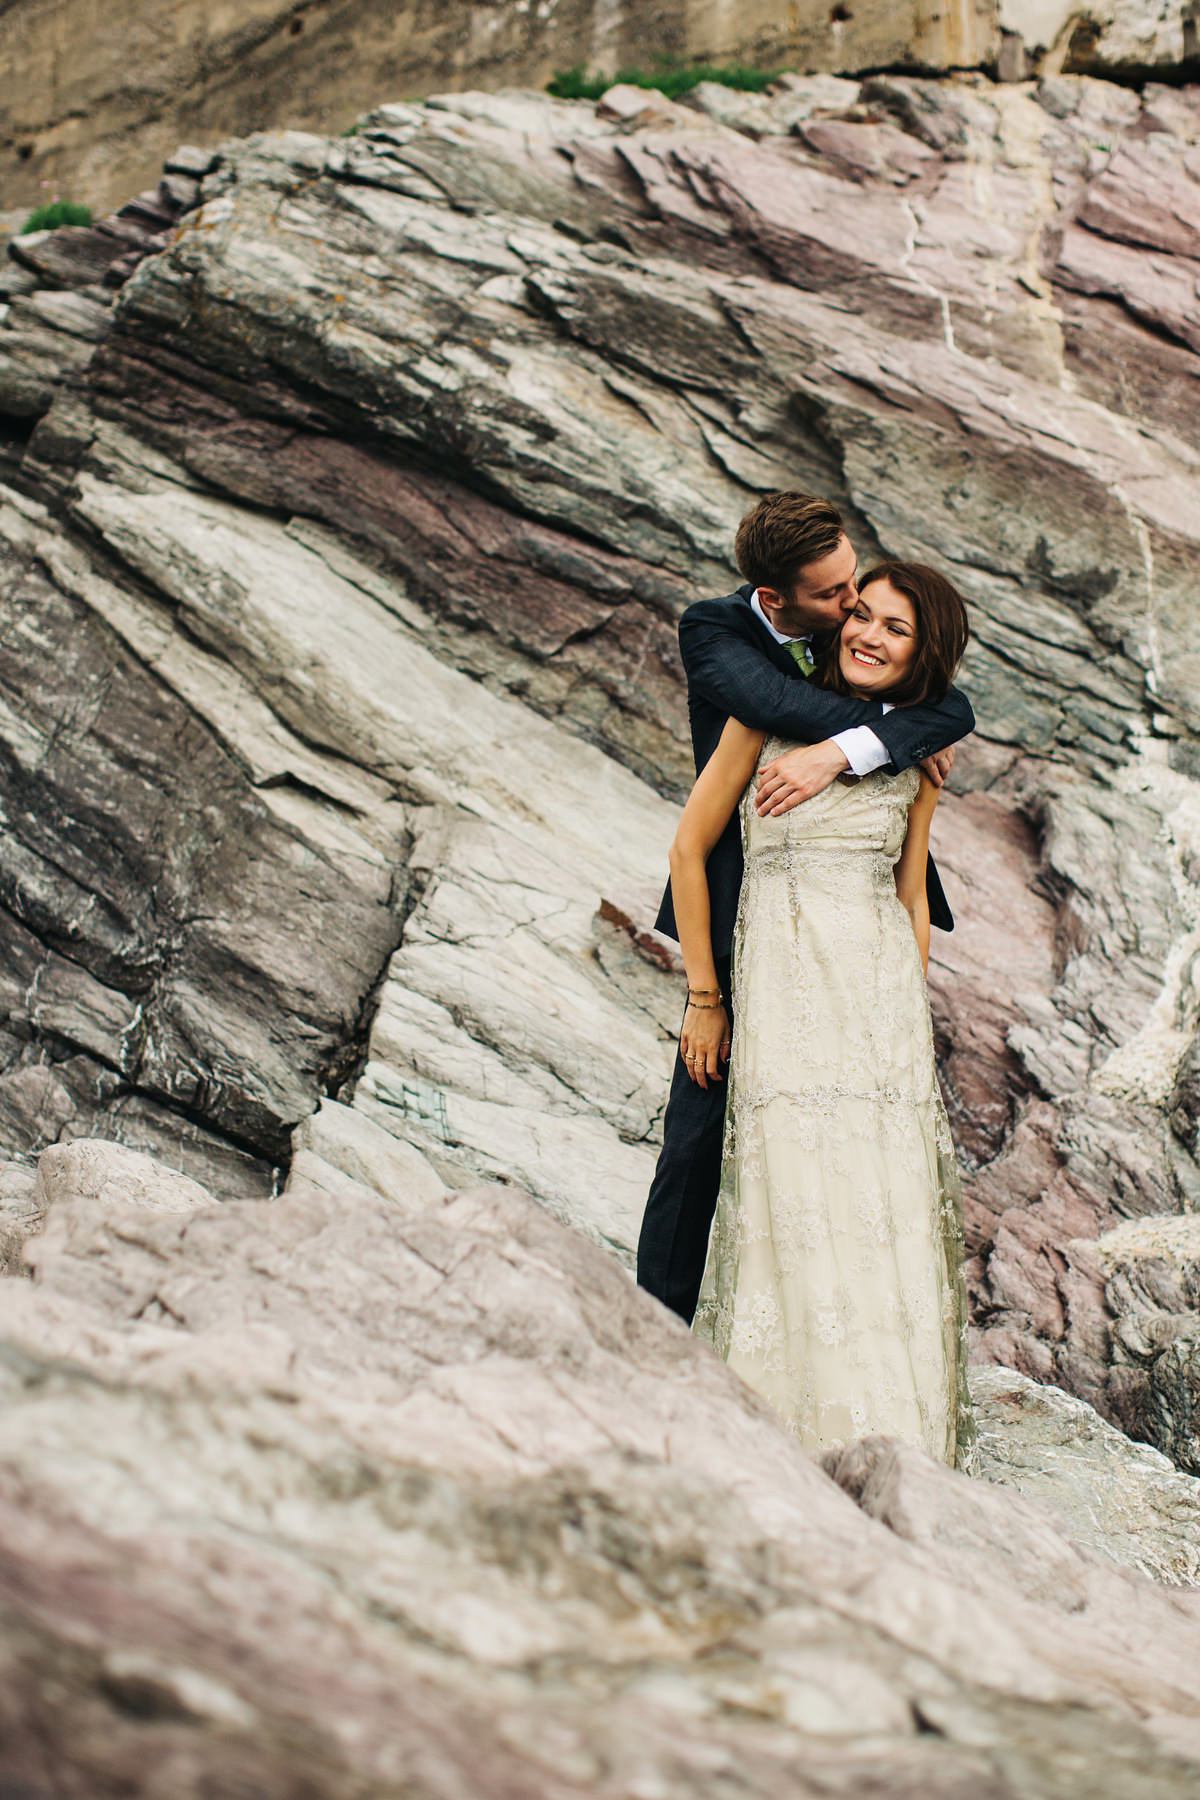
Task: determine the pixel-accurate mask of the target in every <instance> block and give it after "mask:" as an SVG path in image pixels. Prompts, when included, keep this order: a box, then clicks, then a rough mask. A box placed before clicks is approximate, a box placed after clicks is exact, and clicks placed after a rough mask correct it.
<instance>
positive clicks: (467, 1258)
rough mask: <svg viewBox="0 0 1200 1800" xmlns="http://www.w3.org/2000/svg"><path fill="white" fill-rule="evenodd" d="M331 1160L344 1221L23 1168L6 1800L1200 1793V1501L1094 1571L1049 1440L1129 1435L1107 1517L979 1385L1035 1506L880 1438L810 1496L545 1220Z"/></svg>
mask: <svg viewBox="0 0 1200 1800" xmlns="http://www.w3.org/2000/svg"><path fill="white" fill-rule="evenodd" d="M353 1121H356V1122H353ZM339 1142H342V1143H344V1144H345V1145H346V1146H347V1148H346V1151H345V1159H346V1162H347V1172H345V1173H340V1174H339V1175H335V1177H334V1178H333V1179H334V1180H335V1181H336V1180H337V1179H340V1181H341V1187H340V1190H338V1191H330V1190H329V1189H328V1188H325V1187H322V1186H319V1185H317V1184H316V1183H314V1182H312V1181H310V1180H309V1179H308V1178H307V1176H300V1175H299V1174H298V1173H296V1172H294V1177H293V1183H292V1186H291V1187H290V1189H289V1191H288V1192H287V1193H285V1194H284V1195H282V1196H281V1197H280V1198H278V1199H276V1200H267V1201H261V1200H242V1201H227V1202H225V1203H224V1204H221V1203H218V1202H217V1201H216V1200H215V1199H214V1198H213V1197H212V1196H209V1195H205V1194H204V1193H203V1191H202V1190H201V1189H199V1187H198V1186H197V1184H195V1183H193V1182H190V1181H188V1180H186V1179H185V1178H181V1177H179V1176H178V1175H176V1174H174V1173H173V1172H172V1171H170V1170H169V1169H167V1168H165V1167H164V1166H163V1165H161V1164H158V1163H155V1162H153V1161H152V1160H151V1159H149V1158H147V1157H144V1156H140V1155H137V1154H135V1153H132V1152H130V1151H128V1150H126V1149H123V1148H121V1147H120V1146H114V1145H111V1144H107V1143H101V1142H89V1141H86V1140H81V1141H78V1142H75V1143H72V1144H67V1145H57V1146H53V1147H52V1148H50V1149H48V1150H47V1151H45V1152H44V1153H43V1155H42V1158H41V1161H40V1166H39V1171H38V1192H37V1201H38V1205H39V1207H40V1209H41V1212H42V1216H43V1218H44V1225H43V1229H42V1231H41V1233H40V1235H37V1236H34V1237H32V1238H31V1239H30V1240H29V1243H28V1245H27V1255H28V1258H29V1261H30V1263H31V1264H32V1267H33V1275H34V1279H33V1280H32V1282H30V1281H6V1282H0V1386H2V1387H3V1390H4V1395H5V1405H4V1408H3V1412H2V1414H0V1573H2V1581H0V1611H2V1613H3V1624H4V1630H3V1634H2V1643H3V1650H2V1661H3V1675H4V1679H3V1682H2V1683H0V1712H2V1715H3V1720H4V1731H3V1734H2V1741H0V1768H2V1770H3V1775H4V1778H5V1780H6V1782H7V1783H8V1784H9V1786H10V1787H11V1788H12V1791H13V1792H14V1793H16V1792H20V1793H22V1794H29V1795H37V1796H41V1795H42V1794H46V1795H49V1794H51V1793H53V1794H54V1795H55V1796H59V1795H62V1796H80V1800H82V1797H83V1796H85V1795H86V1796H89V1797H95V1796H97V1795H110V1794H111V1795H116V1794H125V1795H130V1794H132V1795H137V1796H146V1797H151V1796H152V1797H154V1800H192V1797H193V1796H195V1797H196V1800H200V1797H201V1796H203V1795H211V1794H213V1793H221V1794H233V1793H246V1794H258V1793H264V1794H266V1793H270V1794H272V1795H277V1794H278V1795H289V1796H291V1795H295V1796H297V1797H299V1796H301V1795H335V1794H336V1795H338V1796H342V1795H358V1794H362V1795H364V1796H366V1795H371V1796H379V1800H386V1797H388V1796H393V1795H395V1796H400V1795H405V1796H416V1795H419V1796H421V1797H422V1800H443V1797H444V1800H459V1797H460V1796H464V1795H466V1794H470V1795H472V1796H476V1797H477V1800H492V1797H493V1796H495V1797H496V1800H510V1797H511V1800H515V1797H516V1796H521V1797H522V1800H534V1797H536V1800H542V1797H545V1800H569V1797H571V1796H575V1795H583V1794H590V1795H601V1796H613V1800H617V1797H621V1800H624V1797H626V1796H645V1795H650V1794H653V1795H658V1796H663V1797H665V1800H676V1797H678V1800H691V1797H692V1796H696V1795H712V1796H714V1800H715V1797H716V1796H718V1795H720V1796H741V1795H744V1796H747V1797H749V1796H776V1795H778V1796H780V1797H782V1796H785V1795H787V1796H793V1795H799V1796H808V1795H812V1796H814V1797H815V1796H817V1795H822V1796H827V1795H830V1794H838V1795H842V1794H844V1795H846V1796H847V1800H849V1797H850V1796H854V1797H855V1800H861V1797H862V1796H865V1795H877V1796H880V1797H881V1800H882V1797H883V1796H902V1795H911V1796H914V1797H915V1796H917V1795H934V1796H945V1797H946V1800H951V1796H959V1795H961V1794H963V1793H966V1792H970V1793H971V1794H973V1795H982V1796H987V1800H1009V1797H1014V1800H1015V1797H1018V1796H1037V1797H1039V1800H1041V1797H1043V1796H1044V1797H1048V1800H1074V1796H1077V1795H1079V1794H1080V1793H1087V1794H1089V1795H1097V1796H1100V1797H1101V1800H1109V1797H1110V1796H1111V1800H1172V1797H1174V1796H1179V1800H1183V1797H1184V1796H1185V1795H1189V1794H1191V1793H1193V1792H1194V1791H1195V1785H1196V1781H1197V1779H1198V1778H1200V1698H1198V1696H1197V1691H1196V1684H1195V1668H1196V1661H1197V1656H1198V1655H1200V1609H1198V1603H1197V1594H1196V1592H1195V1591H1194V1590H1187V1589H1184V1588H1180V1587H1172V1586H1168V1585H1163V1584H1161V1583H1155V1582H1152V1581H1149V1580H1147V1579H1146V1577H1145V1575H1144V1574H1140V1573H1137V1572H1136V1566H1137V1565H1138V1564H1139V1563H1143V1564H1144V1562H1145V1560H1146V1558H1147V1555H1150V1556H1151V1557H1153V1556H1155V1555H1158V1556H1160V1557H1163V1558H1165V1557H1167V1556H1169V1554H1170V1553H1171V1549H1172V1545H1173V1544H1174V1545H1175V1546H1176V1547H1177V1546H1178V1543H1179V1541H1180V1527H1181V1525H1182V1524H1183V1523H1184V1522H1185V1515H1186V1509H1187V1506H1188V1504H1189V1502H1190V1504H1191V1505H1192V1507H1193V1508H1194V1507H1195V1504H1196V1502H1195V1499H1194V1497H1193V1495H1194V1491H1195V1490H1197V1489H1200V1483H1196V1482H1194V1481H1192V1480H1191V1479H1190V1478H1188V1477H1185V1476H1181V1475H1178V1474H1174V1475H1172V1476H1171V1477H1170V1479H1171V1480H1172V1481H1173V1482H1174V1483H1175V1491H1174V1494H1173V1496H1172V1498H1171V1504H1172V1505H1173V1506H1174V1508H1175V1516H1174V1518H1173V1519H1172V1518H1171V1517H1169V1516H1168V1508H1167V1504H1166V1496H1167V1482H1166V1480H1165V1478H1164V1477H1163V1475H1162V1473H1161V1472H1159V1473H1158V1475H1157V1479H1158V1482H1159V1485H1160V1490H1161V1495H1162V1498H1163V1501H1164V1504H1163V1506H1162V1509H1161V1510H1160V1513H1159V1515H1158V1518H1157V1521H1156V1526H1155V1527H1151V1526H1150V1525H1149V1523H1148V1520H1147V1518H1146V1517H1145V1515H1143V1516H1141V1517H1139V1518H1134V1517H1125V1516H1124V1515H1122V1514H1121V1513H1120V1512H1119V1510H1115V1509H1110V1510H1109V1513H1108V1516H1107V1519H1106V1523H1105V1530H1106V1534H1107V1535H1106V1541H1105V1543H1104V1544H1102V1545H1097V1544H1096V1543H1095V1542H1094V1541H1093V1540H1092V1539H1090V1538H1089V1536H1088V1533H1087V1531H1086V1529H1081V1519H1080V1517H1079V1516H1078V1514H1076V1516H1072V1512H1071V1507H1072V1505H1073V1504H1074V1505H1077V1503H1078V1500H1079V1497H1080V1491H1081V1490H1080V1487H1079V1483H1078V1481H1077V1479H1076V1477H1075V1476H1074V1475H1073V1474H1072V1471H1071V1469H1070V1467H1069V1466H1068V1464H1069V1462H1070V1456H1069V1454H1068V1455H1067V1456H1066V1458H1065V1459H1064V1460H1061V1461H1060V1462H1059V1464H1058V1465H1057V1468H1056V1467H1055V1466H1054V1465H1053V1462H1052V1459H1049V1460H1048V1458H1047V1454H1046V1452H1047V1450H1048V1447H1049V1444H1050V1441H1051V1439H1052V1438H1053V1437H1054V1435H1055V1433H1056V1432H1057V1435H1058V1437H1059V1439H1060V1441H1061V1443H1062V1444H1063V1445H1069V1444H1070V1443H1071V1442H1073V1443H1074V1445H1075V1448H1076V1449H1078V1447H1079V1445H1080V1443H1081V1442H1082V1440H1083V1437H1084V1436H1085V1435H1086V1433H1087V1432H1088V1431H1089V1430H1090V1431H1091V1432H1092V1433H1093V1435H1094V1434H1095V1433H1096V1432H1097V1431H1098V1432H1100V1433H1105V1432H1107V1434H1108V1438H1109V1439H1110V1440H1112V1442H1111V1443H1110V1444H1109V1446H1108V1449H1107V1451H1106V1452H1105V1455H1104V1456H1102V1457H1101V1458H1100V1461H1099V1463H1098V1464H1097V1467H1098V1468H1099V1467H1100V1466H1101V1465H1103V1467H1104V1469H1105V1472H1106V1474H1107V1478H1108V1488H1107V1493H1108V1497H1109V1498H1110V1500H1111V1499H1112V1498H1113V1497H1114V1496H1119V1495H1120V1494H1122V1493H1126V1494H1127V1493H1131V1492H1133V1491H1134V1489H1136V1488H1137V1486H1138V1484H1139V1482H1140V1481H1142V1480H1143V1478H1144V1477H1143V1470H1142V1465H1143V1464H1144V1463H1145V1460H1146V1457H1147V1456H1149V1457H1151V1458H1152V1457H1153V1453H1152V1452H1142V1451H1141V1450H1138V1449H1135V1448H1134V1447H1133V1446H1129V1445H1127V1444H1126V1445H1125V1451H1126V1453H1127V1463H1126V1466H1124V1467H1122V1466H1121V1457H1120V1454H1119V1452H1118V1451H1116V1450H1114V1446H1115V1445H1119V1444H1121V1443H1124V1440H1122V1439H1120V1434H1119V1433H1117V1432H1114V1431H1112V1430H1111V1429H1110V1428H1108V1427H1105V1426H1103V1424H1102V1422H1101V1421H1100V1420H1098V1419H1097V1418H1096V1417H1095V1415H1094V1414H1093V1415H1091V1424H1090V1426H1089V1425H1088V1422H1087V1418H1086V1415H1087V1414H1088V1413H1089V1410H1090V1409H1088V1408H1086V1407H1085V1406H1084V1405H1083V1404H1082V1403H1081V1402H1078V1401H1071V1400H1068V1398H1067V1396H1065V1395H1059V1396H1058V1397H1057V1401H1055V1400H1053V1399H1051V1401H1050V1403H1049V1405H1047V1404H1046V1403H1045V1402H1044V1401H1043V1402H1042V1403H1041V1412H1042V1414H1043V1430H1042V1437H1041V1450H1040V1452H1039V1451H1038V1450H1037V1449H1036V1448H1035V1439H1034V1437H1033V1436H1031V1435H1029V1433H1028V1432H1027V1430H1026V1427H1025V1426H1023V1425H1021V1424H1020V1423H1019V1422H1018V1423H1015V1424H1014V1422H1013V1420H1012V1418H1011V1417H1009V1418H1007V1419H1006V1417H1005V1414H1006V1412H1009V1413H1011V1408H1012V1404H1013V1399H1012V1396H1013V1392H1014V1388H1013V1384H1014V1382H1015V1383H1016V1384H1017V1386H1016V1390H1015V1391H1016V1393H1017V1395H1018V1398H1019V1397H1020V1395H1021V1394H1022V1393H1023V1392H1025V1391H1027V1390H1033V1393H1034V1394H1035V1395H1036V1394H1037V1393H1038V1392H1039V1390H1036V1389H1033V1384H1032V1383H1028V1382H1025V1383H1023V1384H1022V1383H1021V1378H1020V1377H1012V1376H1011V1375H1007V1374H1006V1372H1002V1371H991V1372H987V1373H989V1374H990V1375H991V1376H994V1377H1001V1376H1004V1378H1005V1381H1004V1382H1000V1383H999V1384H997V1385H994V1386H993V1388H992V1390H990V1391H985V1390H981V1393H980V1404H981V1414H982V1419H983V1423H984V1427H985V1434H986V1433H987V1431H988V1427H989V1424H990V1423H991V1424H995V1425H997V1426H998V1427H999V1428H1000V1429H1001V1431H1002V1432H1003V1433H1004V1435H1005V1441H1006V1443H1007V1445H1008V1449H1009V1455H1010V1468H1009V1471H1008V1472H1007V1473H1005V1472H1001V1476H1000V1479H1001V1480H1002V1481H1005V1482H1009V1484H1010V1485H1016V1486H1017V1487H1021V1486H1022V1481H1021V1480H1020V1479H1017V1480H1016V1481H1015V1483H1014V1482H1013V1481H1012V1479H1011V1477H1012V1472H1013V1468H1014V1467H1015V1466H1016V1465H1017V1464H1019V1463H1020V1461H1021V1445H1022V1444H1024V1458H1025V1462H1026V1465H1027V1466H1032V1465H1033V1464H1034V1463H1036V1462H1037V1461H1038V1460H1039V1459H1040V1461H1041V1463H1042V1465H1043V1466H1042V1467H1041V1469H1040V1472H1039V1474H1038V1484H1039V1485H1038V1488H1037V1492H1036V1493H1035V1494H1032V1495H1030V1494H1029V1493H1015V1494H1014V1493H1013V1492H1011V1491H1008V1490H1007V1488H1006V1487H1004V1486H992V1485H989V1484H988V1483H987V1482H984V1481H971V1480H968V1479H967V1478H966V1477H964V1476H960V1475H957V1474H955V1473H954V1472H952V1471H950V1470H948V1469H946V1468H944V1467H942V1466H940V1465H937V1464H934V1463H932V1462H931V1461H929V1460H928V1459H927V1458H926V1457H925V1456H924V1455H923V1454H922V1453H920V1452H918V1451H915V1450H905V1449H902V1448H899V1447H898V1446H897V1445H895V1444H894V1443H891V1442H889V1441H887V1440H884V1439H867V1440H864V1441H863V1442H861V1443H860V1444H858V1445H855V1446H852V1447H851V1448H850V1449H849V1450H847V1452H846V1453H845V1455H844V1456H843V1457H841V1458H840V1459H838V1460H837V1461H836V1465H835V1467H834V1469H833V1471H832V1474H833V1477H835V1478H831V1476H830V1475H829V1474H826V1473H825V1472H823V1471H822V1469H821V1468H819V1467H818V1466H817V1464H816V1463H814V1462H813V1461H811V1460H810V1459H809V1458H807V1457H806V1456H805V1455H804V1454H803V1453H802V1452H801V1451H800V1450H798V1449H797V1447H796V1446H795V1444H794V1443H793V1442H792V1440H790V1439H789V1438H788V1436H787V1435H786V1433H785V1432H784V1431H783V1429H782V1427H781V1426H780V1425H779V1424H778V1423H777V1422H776V1421H775V1419H774V1418H773V1416H772V1415H771V1414H770V1413H769V1412H768V1411H767V1409H766V1408H765V1407H763V1406H762V1405H761V1403H760V1402H759V1401H758V1400H757V1399H756V1398H755V1397H754V1396H753V1395H752V1394H751V1393H750V1392H749V1390H747V1389H746V1388H744V1387H743V1386H742V1385H741V1384H740V1383H739V1382H738V1381H737V1380H736V1378H735V1377H734V1376H732V1375H731V1373H730V1372H729V1370H728V1369H727V1368H726V1367H725V1366H724V1365H723V1364H722V1363H720V1362H719V1361H718V1360H717V1359H716V1358H715V1357H714V1356H712V1354H711V1353H710V1352H709V1351H708V1350H707V1349H705V1348H704V1347H703V1346H702V1345H700V1344H698V1343H697V1342H696V1341H695V1340H694V1339H693V1338H692V1337H691V1335H690V1334H689V1333H688V1332H686V1331H685V1330H684V1329H683V1328H682V1326H680V1324H679V1323H678V1321H676V1320H674V1319H673V1318H672V1317H671V1316H670V1315H669V1314H668V1313H666V1311H665V1310H664V1309H662V1308H661V1307H659V1306H658V1305H657V1304H656V1303H654V1302H653V1301H651V1300H649V1299H648V1298H647V1297H646V1296H645V1295H643V1294H641V1293H640V1292H639V1291H638V1290H637V1289H636V1288H635V1287H634V1285H633V1283H632V1282H631V1281H630V1280H629V1279H628V1277H627V1276H626V1275H625V1273H624V1272H623V1271H622V1270H621V1269H620V1268H619V1267H618V1265H617V1264H616V1262H615V1261H614V1259H613V1258H612V1257H611V1256H610V1255H608V1254H607V1253H606V1252H604V1251H602V1250H600V1249H599V1248H597V1247H596V1246H593V1245H591V1244H589V1243H588V1242H587V1241H586V1240H585V1239H584V1238H583V1237H582V1236H581V1235H580V1234H579V1233H578V1232H575V1231H571V1230H568V1229H565V1228H564V1227H562V1226H560V1225H559V1224H558V1223H556V1222H555V1221H554V1220H552V1219H551V1218H549V1217H548V1216H547V1213H546V1211H545V1209H544V1208H543V1207H540V1206H538V1205H537V1204H536V1203H534V1202H532V1201H530V1200H528V1199H526V1198H525V1197H523V1196H521V1195H520V1194H518V1193H516V1192H515V1191H514V1190H512V1189H508V1188H502V1187H498V1186H493V1187H488V1188H484V1187H476V1188H473V1189H470V1190H467V1191H463V1192H458V1193H452V1192H448V1191H446V1190H444V1189H443V1188H442V1186H441V1184H440V1183H439V1182H438V1181H437V1178H436V1175H435V1173H434V1172H433V1171H432V1170H431V1169H430V1168H429V1167H428V1165H422V1163H421V1159H420V1158H419V1156H417V1154H416V1153H415V1152H414V1151H412V1150H411V1148H410V1147H407V1146H402V1145H399V1144H397V1143H396V1141H395V1140H394V1139H392V1138H390V1137H389V1135H388V1134H387V1133H386V1132H384V1131H382V1130H381V1129H379V1128H378V1127H375V1126H373V1125H370V1124H369V1123H368V1122H366V1121H362V1120H359V1119H357V1115H351V1120H350V1121H347V1120H345V1119H343V1120H340V1121H339V1120H337V1119H336V1118H327V1119H325V1120H323V1121H321V1120H320V1119H318V1122H317V1124H316V1125H314V1127H313V1133H312V1136H311V1145H312V1147H311V1148H310V1149H309V1150H308V1152H307V1154H309V1155H310V1156H311V1157H313V1158H314V1160H315V1161H321V1160H322V1158H321V1156H320V1155H319V1154H318V1152H320V1151H322V1150H323V1151H324V1153H325V1155H326V1157H328V1156H329V1155H334V1156H336V1155H337V1154H338V1151H337V1148H336V1146H337V1144H338V1143H339ZM389 1146H390V1148H389ZM325 1167H326V1169H327V1170H329V1169H333V1168H335V1167H336V1165H335V1164H333V1163H330V1162H328V1161H326V1163H325ZM350 1171H352V1172H350ZM373 1183H374V1184H378V1185H375V1186H373V1185H372V1184H373ZM385 1190H386V1191H385ZM1005 1382H1006V1383H1007V1385H1005ZM1044 1392H1045V1393H1046V1394H1049V1393H1050V1390H1045V1391H1044ZM1062 1403H1065V1404H1066V1407H1067V1408H1068V1410H1069V1412H1070V1422H1069V1423H1068V1424H1067V1425H1066V1427H1065V1429H1064V1428H1063V1425H1062V1423H1061V1421H1062V1412H1061V1406H1062ZM1055 1416H1057V1417H1058V1418H1059V1421H1060V1423H1059V1424H1058V1425H1057V1426H1056V1425H1055V1424H1054V1422H1053V1420H1054V1417H1055ZM1047 1418H1049V1420H1050V1423H1049V1427H1048V1429H1047V1428H1046V1420H1047ZM1158 1460H1159V1461H1163V1460H1164V1459H1158ZM1164 1467H1165V1462H1164ZM1060 1503H1062V1505H1061V1506H1060Z"/></svg>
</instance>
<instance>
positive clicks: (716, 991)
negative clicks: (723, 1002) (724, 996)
mask: <svg viewBox="0 0 1200 1800" xmlns="http://www.w3.org/2000/svg"><path fill="white" fill-rule="evenodd" d="M720 991H721V990H720V988H719V987H715V988H694V987H690V988H689V989H688V993H689V994H705V995H707V994H719V993H720Z"/></svg>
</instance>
